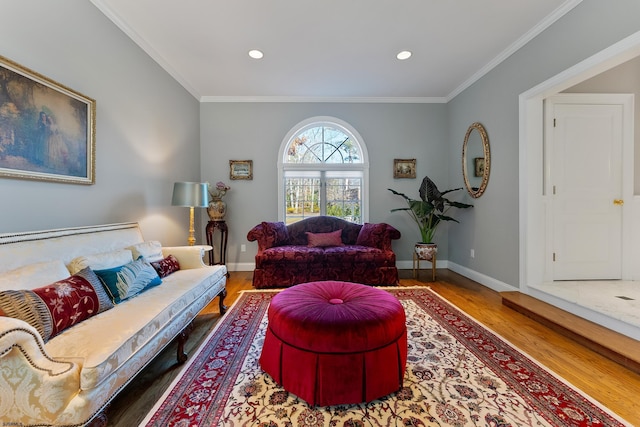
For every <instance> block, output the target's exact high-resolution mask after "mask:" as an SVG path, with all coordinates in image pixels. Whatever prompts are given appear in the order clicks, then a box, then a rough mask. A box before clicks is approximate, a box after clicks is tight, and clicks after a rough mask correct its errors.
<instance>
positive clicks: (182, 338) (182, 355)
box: [177, 322, 193, 364]
mask: <svg viewBox="0 0 640 427" xmlns="http://www.w3.org/2000/svg"><path fill="white" fill-rule="evenodd" d="M192 330H193V322H192V323H189V324H188V325H187V327H186V328H184V329H183V330H182V332H180V334H179V335H178V353H177V358H178V363H179V364H183V363H184V362H186V361H187V358H188V357H189V356H187V353H186V352H185V351H184V345H185V343H186V342H187V339H189V334H190V333H191V331H192Z"/></svg>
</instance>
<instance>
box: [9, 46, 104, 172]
mask: <svg viewBox="0 0 640 427" xmlns="http://www.w3.org/2000/svg"><path fill="white" fill-rule="evenodd" d="M95 118H96V102H95V100H93V99H91V98H88V97H86V96H84V95H82V94H80V93H78V92H76V91H74V90H72V89H69V88H68V87H65V86H63V85H61V84H59V83H56V82H54V81H53V80H51V79H49V78H47V77H45V76H43V75H41V74H38V73H36V72H35V71H32V70H29V69H28V68H25V67H23V66H21V65H19V64H16V63H15V62H13V61H11V60H9V59H7V58H4V57H2V56H0V176H2V177H8V178H21V179H35V180H43V181H56V182H65V183H73V184H93V183H94V182H95V134H96V128H95Z"/></svg>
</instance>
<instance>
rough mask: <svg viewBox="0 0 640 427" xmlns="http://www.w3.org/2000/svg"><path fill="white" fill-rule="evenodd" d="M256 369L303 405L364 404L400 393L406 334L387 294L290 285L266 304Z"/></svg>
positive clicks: (331, 284) (332, 285) (334, 285)
mask: <svg viewBox="0 0 640 427" xmlns="http://www.w3.org/2000/svg"><path fill="white" fill-rule="evenodd" d="M268 319H269V326H268V329H267V332H266V335H265V340H264V346H263V348H262V354H261V356H260V365H261V367H262V369H263V370H264V371H265V372H266V373H268V374H269V375H271V377H272V378H273V379H274V380H275V381H276V382H277V383H278V384H280V385H281V386H282V387H284V389H285V390H287V391H289V392H290V393H293V394H295V395H296V396H298V397H300V398H302V399H304V400H305V401H306V402H307V403H309V404H310V405H320V406H329V405H340V404H350V403H360V402H369V401H372V400H375V399H377V398H380V397H382V396H386V395H387V394H390V393H393V392H396V391H398V390H399V389H400V387H402V381H403V378H404V370H405V366H406V362H407V328H406V323H405V313H404V309H403V308H402V305H401V304H400V302H399V301H398V299H397V298H395V297H394V296H393V295H391V294H390V293H388V292H385V291H383V290H381V289H377V288H373V287H371V286H366V285H361V284H357V283H348V282H335V281H323V282H310V283H303V284H300V285H295V286H293V287H291V288H287V289H285V290H284V291H282V292H280V293H279V294H277V295H276V296H274V297H273V299H272V300H271V305H270V306H269V311H268Z"/></svg>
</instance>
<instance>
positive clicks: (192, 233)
mask: <svg viewBox="0 0 640 427" xmlns="http://www.w3.org/2000/svg"><path fill="white" fill-rule="evenodd" d="M193 211H194V208H193V206H191V207H190V208H189V239H188V240H187V241H188V242H189V246H193V245H195V244H196V230H195V228H194V227H193Z"/></svg>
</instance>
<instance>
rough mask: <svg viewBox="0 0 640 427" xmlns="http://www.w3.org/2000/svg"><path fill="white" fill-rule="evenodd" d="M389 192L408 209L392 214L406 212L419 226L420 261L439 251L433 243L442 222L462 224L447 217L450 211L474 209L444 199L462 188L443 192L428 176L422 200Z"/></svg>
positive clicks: (400, 209) (424, 180) (428, 258)
mask: <svg viewBox="0 0 640 427" xmlns="http://www.w3.org/2000/svg"><path fill="white" fill-rule="evenodd" d="M388 190H389V191H391V192H392V193H393V194H395V195H397V196H400V197H402V198H404V200H405V201H406V202H407V207H405V208H396V209H391V212H396V211H405V212H407V213H408V214H409V216H410V217H411V218H412V219H413V220H414V222H415V223H416V224H417V225H418V229H419V230H420V241H419V242H417V243H416V248H415V250H416V254H418V256H419V257H420V259H426V260H430V259H431V258H432V254H433V253H434V252H437V251H438V246H437V245H436V244H435V243H434V242H433V236H434V234H435V232H436V230H437V228H438V226H439V225H440V224H441V222H442V221H455V222H460V221H458V220H457V219H455V218H452V217H450V216H449V215H447V212H448V211H449V209H451V208H459V209H466V208H471V207H473V205H470V204H467V203H462V202H456V201H453V200H449V199H447V198H446V197H444V196H445V195H446V194H448V193H451V192H454V191H458V190H462V187H460V188H454V189H451V190H446V191H442V192H441V191H440V190H438V187H437V186H436V185H435V184H434V182H433V181H431V179H429V177H428V176H425V177H424V179H423V180H422V184H421V185H420V189H419V194H420V200H417V199H412V198H411V197H409V196H407V195H406V194H403V193H400V192H398V191H395V190H392V189H391V188H389V189H388Z"/></svg>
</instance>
